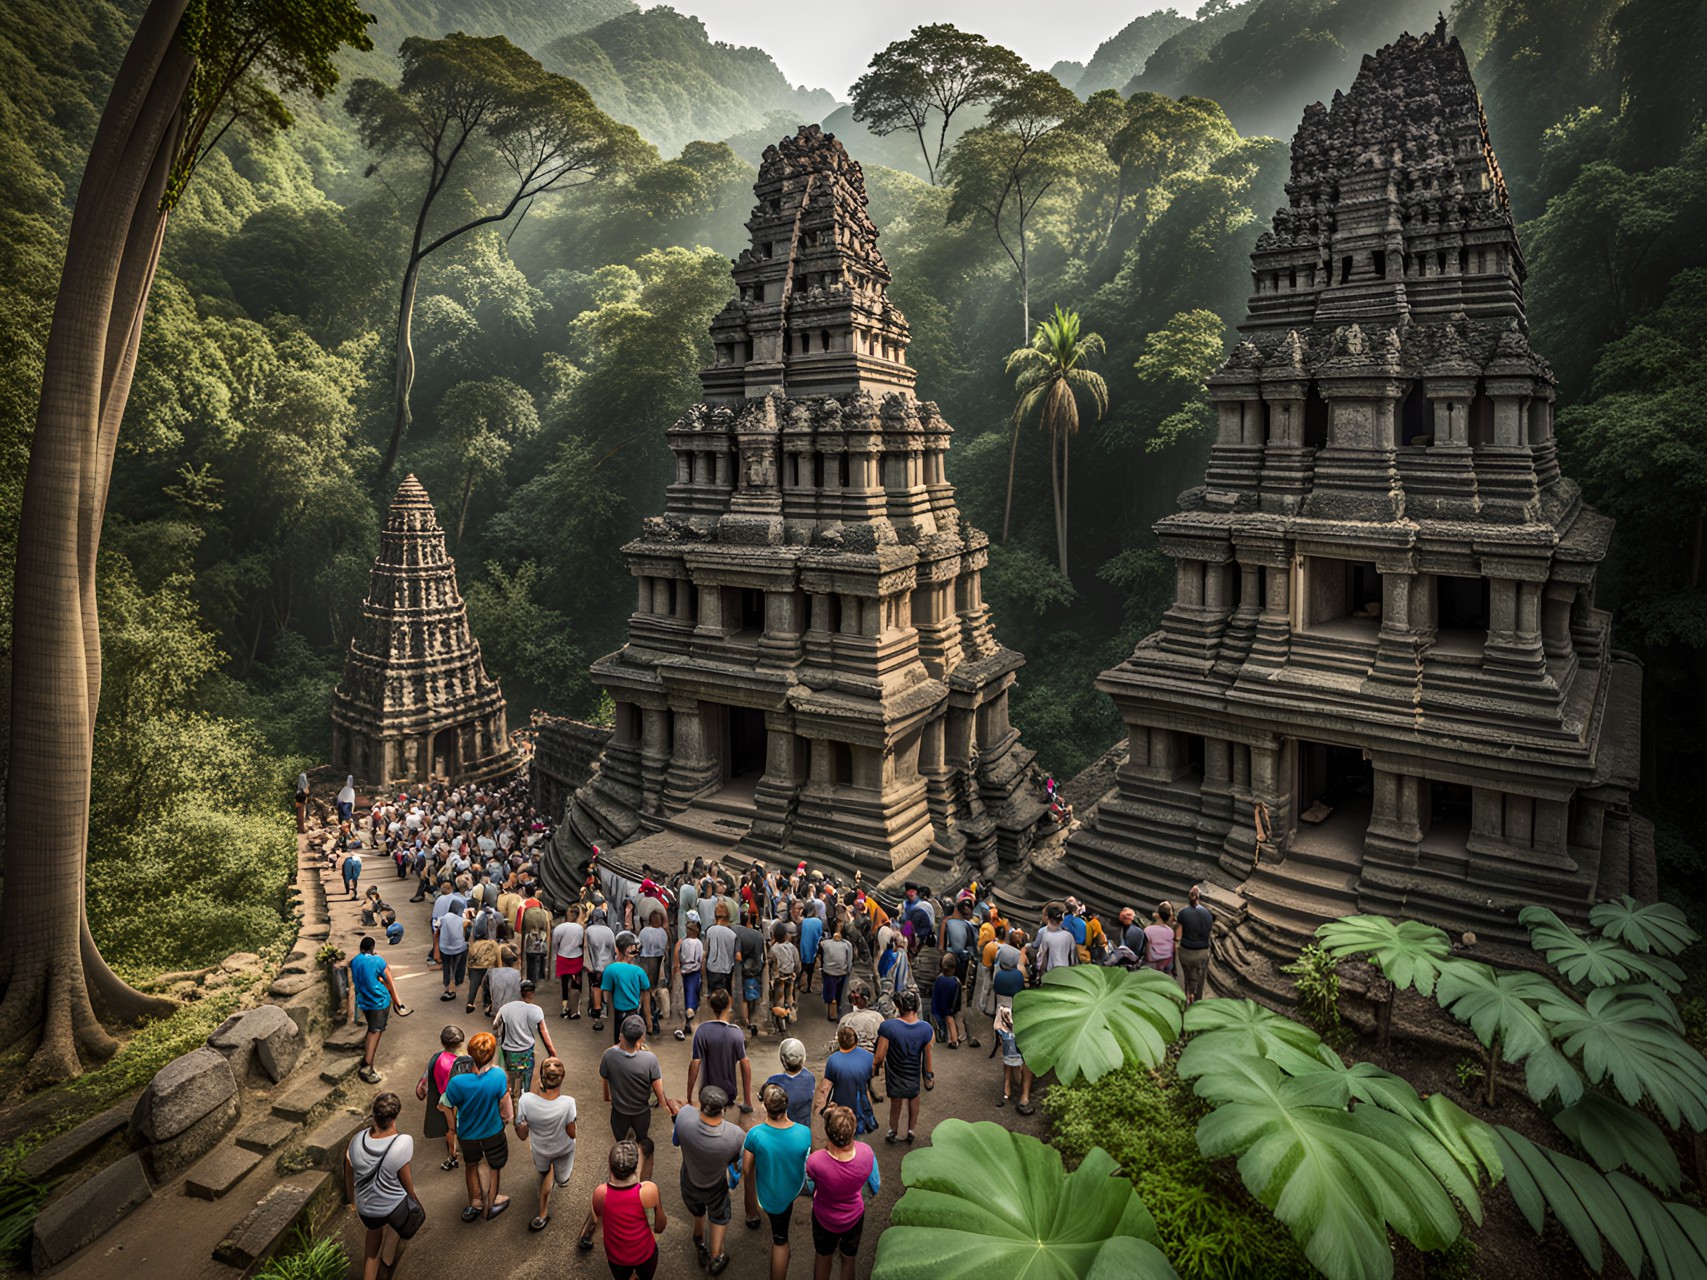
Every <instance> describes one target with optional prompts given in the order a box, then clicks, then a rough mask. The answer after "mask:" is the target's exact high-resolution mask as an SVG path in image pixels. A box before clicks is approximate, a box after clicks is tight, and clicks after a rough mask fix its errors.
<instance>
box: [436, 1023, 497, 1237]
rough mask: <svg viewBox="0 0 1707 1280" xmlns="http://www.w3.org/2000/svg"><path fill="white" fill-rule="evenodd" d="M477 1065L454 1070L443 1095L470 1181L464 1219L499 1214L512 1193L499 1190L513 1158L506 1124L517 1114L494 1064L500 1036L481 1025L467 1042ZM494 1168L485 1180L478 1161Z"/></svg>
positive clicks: (441, 1107)
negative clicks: (470, 1069)
mask: <svg viewBox="0 0 1707 1280" xmlns="http://www.w3.org/2000/svg"><path fill="white" fill-rule="evenodd" d="M468 1056H469V1057H470V1058H471V1059H473V1061H474V1070H472V1071H469V1072H466V1073H464V1074H463V1075H453V1076H452V1077H451V1078H450V1080H449V1081H448V1082H447V1083H446V1084H445V1088H444V1093H443V1094H442V1095H441V1096H440V1098H439V1110H440V1111H443V1112H444V1113H445V1116H446V1118H447V1119H448V1120H449V1121H450V1129H451V1134H452V1136H453V1141H454V1142H455V1143H456V1144H457V1147H458V1149H459V1150H460V1151H461V1152H462V1158H463V1161H464V1164H463V1178H464V1180H465V1181H466V1182H467V1184H468V1207H467V1208H466V1209H464V1210H463V1211H462V1220H463V1221H464V1222H478V1221H480V1219H481V1218H483V1217H484V1218H488V1219H490V1218H496V1217H497V1216H498V1215H499V1214H500V1213H502V1212H504V1210H506V1209H508V1208H509V1207H510V1198H509V1197H508V1196H501V1195H499V1194H498V1184H499V1182H500V1181H501V1180H502V1177H503V1172H504V1166H505V1165H506V1164H508V1163H509V1162H510V1144H509V1140H508V1139H507V1137H506V1136H505V1126H506V1125H508V1124H509V1123H510V1121H511V1120H512V1119H513V1118H514V1117H515V1107H514V1105H513V1104H512V1103H511V1101H510V1090H509V1088H508V1087H507V1086H506V1084H505V1081H504V1073H503V1072H502V1071H500V1070H496V1069H495V1068H496V1067H497V1063H496V1061H495V1059H496V1058H497V1056H498V1038H497V1037H496V1036H494V1035H493V1034H492V1033H491V1032H489V1031H482V1032H480V1033H479V1034H478V1035H476V1036H475V1037H473V1038H472V1039H471V1040H469V1042H468ZM482 1164H484V1165H486V1167H487V1168H488V1169H490V1170H491V1175H492V1176H491V1178H490V1180H489V1181H488V1182H487V1184H486V1185H485V1186H482V1185H481V1179H480V1166H481V1165H482Z"/></svg>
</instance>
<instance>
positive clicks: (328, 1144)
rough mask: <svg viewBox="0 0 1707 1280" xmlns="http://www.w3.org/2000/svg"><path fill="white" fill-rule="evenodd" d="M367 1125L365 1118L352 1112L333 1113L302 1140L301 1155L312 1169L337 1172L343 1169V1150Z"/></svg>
mask: <svg viewBox="0 0 1707 1280" xmlns="http://www.w3.org/2000/svg"><path fill="white" fill-rule="evenodd" d="M367 1123H368V1118H367V1117H366V1116H364V1115H360V1114H358V1113H357V1112H354V1111H336V1112H333V1113H332V1114H331V1115H329V1116H327V1117H326V1119H324V1120H322V1121H321V1122H320V1123H319V1124H318V1125H317V1126H315V1128H314V1131H313V1132H312V1133H310V1134H309V1135H308V1136H307V1137H306V1138H304V1139H303V1140H302V1154H303V1155H304V1156H305V1157H306V1158H307V1161H308V1163H309V1164H310V1165H312V1166H313V1167H314V1168H316V1169H326V1170H330V1171H332V1172H338V1171H339V1170H341V1169H342V1168H343V1167H344V1166H343V1159H344V1148H345V1147H347V1146H349V1145H350V1139H351V1138H353V1137H355V1136H356V1134H357V1133H358V1132H359V1131H360V1130H362V1129H365V1128H366V1127H367ZM340 1176H342V1175H341V1174H340Z"/></svg>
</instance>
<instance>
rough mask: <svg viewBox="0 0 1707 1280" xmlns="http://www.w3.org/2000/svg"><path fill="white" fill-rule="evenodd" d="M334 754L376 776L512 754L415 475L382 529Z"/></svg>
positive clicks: (340, 763) (382, 778)
mask: <svg viewBox="0 0 1707 1280" xmlns="http://www.w3.org/2000/svg"><path fill="white" fill-rule="evenodd" d="M332 763H333V764H334V766H335V767H336V768H337V769H339V770H348V771H349V772H351V773H354V774H355V775H356V776H357V777H358V778H362V779H364V780H366V781H369V782H374V783H381V784H384V783H391V782H406V781H418V780H421V779H424V778H428V777H450V778H453V779H468V778H476V779H477V778H482V777H489V776H492V775H495V774H498V773H502V772H504V771H505V770H506V769H508V768H510V767H512V766H513V764H514V757H513V755H512V753H511V751H510V745H509V738H508V735H507V734H506V732H505V727H504V694H503V691H502V690H500V689H499V688H498V683H497V681H495V680H493V679H492V678H491V677H490V676H488V675H487V674H486V668H485V666H484V664H483V663H482V662H481V660H480V645H479V643H478V642H477V641H476V640H475V639H474V637H473V636H472V635H471V634H470V632H469V629H468V611H467V609H466V608H464V606H463V603H462V594H461V592H459V591H458V590H457V587H456V562H455V561H454V560H452V559H451V558H450V555H449V553H448V552H446V550H445V534H444V530H443V529H442V528H440V527H439V521H438V516H437V515H435V514H434V512H433V503H432V499H430V498H429V497H428V496H427V491H426V490H425V489H424V488H422V487H421V482H420V481H419V480H417V479H415V477H414V476H413V475H410V476H406V477H405V478H404V480H403V483H402V484H400V485H398V486H397V495H396V497H394V498H393V499H392V500H391V508H390V510H389V511H387V512H386V517H385V527H384V528H383V529H382V530H380V535H379V555H378V557H376V558H375V560H374V562H373V571H372V573H371V574H370V575H369V578H368V594H367V599H365V600H363V601H362V612H361V621H360V622H359V623H358V624H357V627H356V632H355V634H354V635H353V636H351V637H350V649H349V653H348V654H347V655H346V656H345V658H344V678H343V679H342V680H340V681H339V682H338V687H337V690H336V691H335V692H334V693H333V695H332Z"/></svg>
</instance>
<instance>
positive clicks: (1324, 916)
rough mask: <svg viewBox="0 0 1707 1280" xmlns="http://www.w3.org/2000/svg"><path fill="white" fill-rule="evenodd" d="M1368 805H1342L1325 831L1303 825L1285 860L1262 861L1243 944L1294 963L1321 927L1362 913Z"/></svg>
mask: <svg viewBox="0 0 1707 1280" xmlns="http://www.w3.org/2000/svg"><path fill="white" fill-rule="evenodd" d="M1368 825H1369V814H1368V809H1367V804H1366V803H1365V804H1361V805H1360V804H1358V803H1355V802H1354V803H1350V804H1347V805H1344V806H1342V807H1341V808H1340V809H1339V810H1338V811H1337V812H1335V813H1334V814H1333V815H1332V816H1331V817H1330V818H1329V819H1328V821H1327V822H1326V823H1324V824H1322V825H1321V826H1320V827H1310V826H1308V825H1305V826H1301V827H1300V828H1299V829H1298V831H1297V832H1296V834H1294V836H1293V838H1292V843H1291V847H1290V848H1289V849H1288V850H1287V853H1286V857H1285V860H1284V861H1281V862H1263V861H1259V862H1258V863H1257V865H1256V867H1255V868H1254V869H1253V870H1252V872H1251V875H1250V878H1249V879H1247V880H1246V881H1245V883H1244V886H1243V890H1242V892H1243V894H1244V898H1245V902H1246V905H1247V908H1248V913H1247V915H1246V918H1245V922H1244V924H1243V926H1242V927H1241V928H1240V930H1239V941H1240V943H1242V944H1243V946H1244V947H1245V948H1246V949H1247V950H1250V951H1255V952H1259V953H1261V954H1263V955H1265V956H1267V957H1268V958H1269V959H1271V960H1273V961H1275V962H1276V963H1278V964H1290V963H1291V962H1292V961H1293V960H1295V959H1296V958H1297V956H1298V952H1299V951H1300V950H1302V949H1303V948H1304V947H1305V946H1306V945H1308V944H1309V943H1310V942H1311V941H1312V940H1313V939H1314V938H1315V934H1316V928H1317V926H1319V925H1321V924H1322V923H1324V922H1325V921H1328V920H1334V919H1337V918H1338V917H1340V916H1346V915H1355V914H1356V913H1357V912H1358V911H1359V909H1360V908H1359V906H1358V897H1357V882H1358V876H1359V874H1360V872H1361V869H1362V866H1363V835H1364V831H1365V830H1366V829H1367V827H1368Z"/></svg>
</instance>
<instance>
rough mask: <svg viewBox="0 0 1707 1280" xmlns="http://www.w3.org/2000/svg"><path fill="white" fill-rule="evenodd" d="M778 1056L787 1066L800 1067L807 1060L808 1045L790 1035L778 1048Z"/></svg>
mask: <svg viewBox="0 0 1707 1280" xmlns="http://www.w3.org/2000/svg"><path fill="white" fill-rule="evenodd" d="M777 1057H778V1058H780V1059H781V1060H782V1065H783V1066H785V1067H798V1066H800V1065H802V1064H803V1063H805V1061H806V1046H805V1045H803V1044H802V1043H800V1041H798V1040H796V1039H794V1038H793V1037H792V1036H790V1037H789V1038H788V1039H787V1040H784V1041H783V1042H782V1045H781V1047H780V1048H779V1049H778V1050H777Z"/></svg>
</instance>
